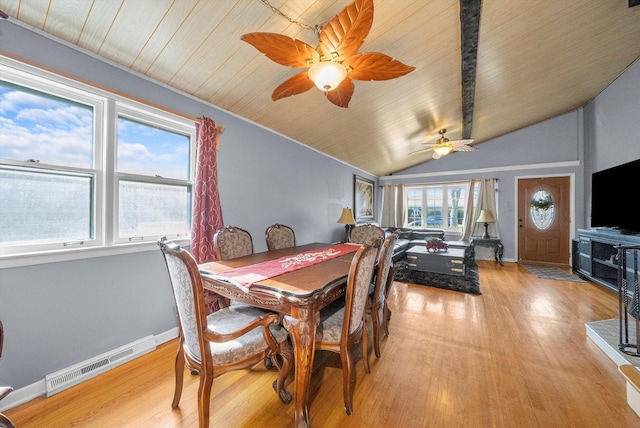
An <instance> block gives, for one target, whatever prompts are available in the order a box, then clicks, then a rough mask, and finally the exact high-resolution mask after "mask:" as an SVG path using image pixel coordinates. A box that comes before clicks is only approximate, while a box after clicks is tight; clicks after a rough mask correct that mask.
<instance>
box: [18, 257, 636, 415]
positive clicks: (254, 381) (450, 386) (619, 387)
mask: <svg viewBox="0 0 640 428" xmlns="http://www.w3.org/2000/svg"><path fill="white" fill-rule="evenodd" d="M478 265H479V267H480V289H481V291H482V295H470V294H463V293H459V292H453V291H445V290H440V289H437V288H432V287H424V286H416V285H412V284H405V283H398V282H396V283H395V284H394V286H393V288H392V291H391V297H390V306H391V308H392V310H393V315H392V318H391V324H390V330H391V335H390V336H389V337H388V338H387V339H386V340H385V341H384V343H383V348H382V358H381V359H376V357H375V355H373V354H372V356H371V363H372V368H371V369H372V371H371V374H369V375H365V373H364V371H363V368H362V363H361V362H359V363H358V366H357V376H358V378H357V386H356V390H355V397H354V415H353V416H347V415H346V414H345V413H344V410H343V401H342V378H341V370H340V368H339V360H337V359H336V358H335V357H334V356H333V355H328V354H327V355H324V354H322V355H318V357H317V358H316V363H317V364H316V367H315V368H314V374H313V378H312V386H311V392H312V402H311V406H310V413H311V424H312V426H313V427H403V428H406V427H447V428H448V427H462V426H464V427H465V428H466V427H481V428H484V427H509V428H512V427H518V428H523V427H524V428H527V427H544V428H548V427H580V428H583V427H618V428H622V427H638V426H640V418H639V417H638V416H637V415H636V414H635V413H634V412H633V410H631V408H630V407H628V406H627V403H626V396H625V383H624V380H623V378H622V375H621V374H620V373H619V372H618V369H617V367H616V365H615V364H614V363H613V362H612V361H611V360H610V359H609V358H608V357H607V356H606V355H605V354H604V352H602V351H601V350H600V349H598V348H597V347H596V346H595V345H594V344H593V343H592V342H591V340H590V339H589V338H587V337H586V334H585V326H584V323H585V322H588V321H595V320H603V319H610V318H615V317H616V316H617V312H616V308H617V297H616V295H615V294H614V293H613V292H611V291H609V290H606V289H604V288H603V287H600V286H598V285H596V284H593V283H589V282H587V283H577V282H567V281H555V280H543V279H539V278H537V277H535V276H533V275H531V274H530V273H529V272H528V271H527V270H526V269H524V268H523V267H521V266H519V265H518V264H516V263H506V264H505V266H504V267H500V266H499V265H498V264H497V263H494V262H492V261H491V262H490V261H479V262H478ZM175 347H176V342H175V341H172V342H169V343H167V344H165V345H163V346H160V347H159V349H158V350H156V351H154V352H153V353H151V354H149V355H146V356H144V357H141V358H139V359H137V360H135V361H132V362H130V363H127V364H125V365H123V366H121V367H118V368H116V369H114V370H112V371H110V372H107V373H105V374H102V375H100V376H98V377H96V378H94V379H91V380H89V381H87V382H84V383H82V384H80V385H77V386H75V387H72V388H70V389H68V390H66V391H63V392H61V393H59V394H57V395H54V396H53V397H51V398H47V399H45V398H37V399H35V400H33V401H31V402H29V403H26V404H23V405H21V406H19V407H16V408H14V409H11V410H8V411H7V412H5V413H6V414H7V415H8V416H9V417H11V418H12V419H13V421H14V422H15V423H16V425H17V426H18V427H19V428H29V427H38V428H42V427H68V426H79V427H196V426H197V409H196V392H197V384H198V382H197V377H194V376H190V375H188V374H187V375H186V384H185V388H184V391H183V394H182V401H181V403H180V408H179V409H176V410H172V409H171V399H172V394H173V385H174V375H173V359H174V353H175V352H174V351H175ZM274 379H275V372H273V371H266V370H265V369H264V367H263V366H262V365H258V366H256V367H255V369H253V370H251V371H240V372H234V373H228V374H225V375H223V376H221V377H220V378H218V379H216V380H215V381H214V384H213V392H212V397H211V409H212V413H211V426H212V427H214V426H215V427H290V426H292V425H293V406H292V405H284V404H282V403H281V402H280V401H279V400H278V398H277V396H276V394H275V392H273V390H272V389H271V383H272V382H273V380H274Z"/></svg>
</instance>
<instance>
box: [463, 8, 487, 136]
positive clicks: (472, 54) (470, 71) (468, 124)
mask: <svg viewBox="0 0 640 428" xmlns="http://www.w3.org/2000/svg"><path fill="white" fill-rule="evenodd" d="M481 6H482V0H460V33H461V38H462V40H461V42H462V43H461V49H462V138H463V139H467V138H471V128H472V125H473V101H474V98H475V93H476V64H477V57H478V35H479V32H480V9H481Z"/></svg>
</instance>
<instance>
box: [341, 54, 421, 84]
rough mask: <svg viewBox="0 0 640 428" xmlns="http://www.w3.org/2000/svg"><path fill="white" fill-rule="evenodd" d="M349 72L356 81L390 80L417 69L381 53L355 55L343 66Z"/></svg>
mask: <svg viewBox="0 0 640 428" xmlns="http://www.w3.org/2000/svg"><path fill="white" fill-rule="evenodd" d="M342 65H344V66H345V67H347V69H349V68H351V69H352V70H351V71H349V77H350V78H352V79H356V80H389V79H395V78H396V77H400V76H404V75H405V74H408V73H411V72H412V71H413V70H415V69H416V68H415V67H413V66H410V65H405V64H403V63H401V62H400V61H398V60H396V59H393V58H391V57H390V56H389V55H385V54H383V53H379V52H370V53H364V54H357V55H353V56H351V57H350V58H347V59H346V60H345V61H344V62H343V64H342Z"/></svg>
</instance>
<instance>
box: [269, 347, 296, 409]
mask: <svg viewBox="0 0 640 428" xmlns="http://www.w3.org/2000/svg"><path fill="white" fill-rule="evenodd" d="M272 360H273V361H274V362H275V365H276V367H277V368H278V378H277V379H276V380H274V381H273V389H274V390H275V391H276V392H277V393H278V396H279V397H280V401H282V402H283V403H284V404H289V403H290V402H291V399H292V395H291V392H289V391H287V388H286V386H287V385H286V382H287V379H288V378H289V375H290V374H291V371H292V369H293V366H294V364H293V361H294V357H293V347H292V346H291V343H289V340H286V341H284V342H282V343H281V344H280V349H279V350H278V354H277V355H274V356H273V357H272Z"/></svg>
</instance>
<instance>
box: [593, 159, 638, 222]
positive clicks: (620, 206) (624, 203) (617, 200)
mask: <svg viewBox="0 0 640 428" xmlns="http://www.w3.org/2000/svg"><path fill="white" fill-rule="evenodd" d="M638 184H640V159H638V160H635V161H633V162H628V163H625V164H622V165H618V166H615V167H613V168H609V169H605V170H602V171H598V172H594V173H593V175H592V176H591V227H593V228H596V227H608V228H613V229H618V230H619V231H620V232H621V233H625V234H637V233H640V212H638V210H637V208H636V204H637V201H636V196H637V194H638V187H637V186H638Z"/></svg>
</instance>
